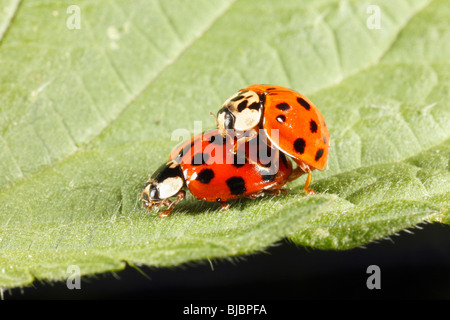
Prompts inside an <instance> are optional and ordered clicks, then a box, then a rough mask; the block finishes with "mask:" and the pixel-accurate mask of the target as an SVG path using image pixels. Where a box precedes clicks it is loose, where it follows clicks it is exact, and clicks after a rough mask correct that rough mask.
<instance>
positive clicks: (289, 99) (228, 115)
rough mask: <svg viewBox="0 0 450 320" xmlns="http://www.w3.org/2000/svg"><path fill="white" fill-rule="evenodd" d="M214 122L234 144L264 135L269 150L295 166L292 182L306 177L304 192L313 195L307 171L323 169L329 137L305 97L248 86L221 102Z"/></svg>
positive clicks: (276, 88)
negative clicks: (230, 135) (233, 137)
mask: <svg viewBox="0 0 450 320" xmlns="http://www.w3.org/2000/svg"><path fill="white" fill-rule="evenodd" d="M216 121H217V126H218V129H219V132H220V133H221V134H222V136H226V135H227V134H228V132H230V131H236V135H237V136H238V144H239V143H242V142H245V141H249V140H251V139H252V138H254V137H255V136H257V135H258V134H260V133H262V134H265V135H266V136H267V137H268V139H269V140H270V142H271V144H272V146H273V147H275V148H277V149H278V150H280V151H282V152H283V153H285V154H287V155H288V156H290V157H291V158H292V159H293V160H294V161H295V162H296V164H297V168H296V169H294V173H293V174H292V179H294V178H297V177H299V176H300V175H302V174H304V173H308V178H307V180H306V183H305V187H304V189H305V191H306V193H307V194H310V193H314V190H312V189H310V188H309V186H310V184H311V178H312V174H311V171H312V170H314V169H318V170H323V169H324V168H325V165H326V163H327V160H328V149H329V145H330V136H329V133H328V128H327V125H326V123H325V120H324V118H323V116H322V115H321V113H320V112H319V110H318V109H317V107H316V106H315V105H314V104H313V103H312V102H311V101H310V100H309V99H308V98H307V97H305V96H304V95H302V94H300V93H298V92H295V91H293V90H291V89H288V88H285V87H281V86H274V85H261V84H255V85H251V86H249V87H247V88H245V89H241V90H239V91H238V92H237V93H236V94H234V95H233V96H231V97H230V98H229V99H228V100H226V101H225V102H224V104H223V105H222V108H221V109H220V110H219V111H218V113H217V116H216ZM274 129H276V130H274ZM245 132H247V134H243V133H245Z"/></svg>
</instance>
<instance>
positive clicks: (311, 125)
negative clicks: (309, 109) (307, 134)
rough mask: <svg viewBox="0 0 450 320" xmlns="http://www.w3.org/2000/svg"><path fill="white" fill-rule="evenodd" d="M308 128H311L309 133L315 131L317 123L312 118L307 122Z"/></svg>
mask: <svg viewBox="0 0 450 320" xmlns="http://www.w3.org/2000/svg"><path fill="white" fill-rule="evenodd" d="M309 129H310V130H311V133H316V132H317V123H316V122H315V121H314V120H311V121H310V122H309Z"/></svg>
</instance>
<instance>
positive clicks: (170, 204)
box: [159, 190, 186, 218]
mask: <svg viewBox="0 0 450 320" xmlns="http://www.w3.org/2000/svg"><path fill="white" fill-rule="evenodd" d="M176 196H177V198H176V199H175V200H174V201H172V202H171V201H170V200H169V199H166V200H164V201H163V203H162V205H165V206H166V205H168V208H167V209H166V210H164V211H163V212H161V213H160V214H159V217H160V218H164V217H167V216H168V215H169V214H170V213H171V212H172V210H173V208H174V207H175V206H176V205H177V203H178V202H180V201H181V200H183V199H184V197H185V196H186V192H185V191H184V190H181V191H180V192H178V193H177V194H176Z"/></svg>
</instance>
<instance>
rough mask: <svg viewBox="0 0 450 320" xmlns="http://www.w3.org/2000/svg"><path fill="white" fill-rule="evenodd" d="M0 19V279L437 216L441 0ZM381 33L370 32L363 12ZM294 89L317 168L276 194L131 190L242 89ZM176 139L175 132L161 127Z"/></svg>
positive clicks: (331, 238) (342, 237) (449, 116)
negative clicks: (318, 135)
mask: <svg viewBox="0 0 450 320" xmlns="http://www.w3.org/2000/svg"><path fill="white" fill-rule="evenodd" d="M4 2H5V6H4V7H5V8H6V9H5V10H4V11H3V12H2V13H0V19H1V20H0V41H1V42H0V70H2V72H1V74H0V172H1V174H0V252H1V254H0V287H14V286H21V285H26V284H29V283H31V282H32V281H33V280H34V279H35V278H37V279H43V280H58V279H65V278H67V276H68V274H67V268H68V266H70V265H78V266H79V267H80V270H81V273H82V274H83V275H86V274H93V273H100V272H105V271H111V270H120V269H122V268H124V266H125V264H126V263H129V264H135V265H139V264H145V265H152V266H171V265H177V264H180V263H185V262H188V261H195V260H201V259H215V258H225V257H230V256H238V255H242V254H249V253H253V252H256V251H261V250H264V248H266V247H268V246H270V245H271V244H272V243H274V242H276V241H278V240H280V239H282V238H284V237H286V236H288V237H289V238H290V239H291V240H293V241H294V242H296V243H298V244H302V245H307V246H312V247H316V248H323V249H347V248H351V247H355V246H360V245H364V244H366V243H368V242H370V241H373V240H376V239H381V238H385V237H387V236H390V235H392V234H394V233H396V232H399V231H400V230H404V229H406V228H411V227H414V226H416V225H418V224H420V223H423V222H425V221H439V222H444V223H449V222H450V218H449V214H448V209H449V203H450V201H449V198H450V176H449V158H450V126H449V125H448V124H449V123H450V107H449V101H450V99H449V98H450V97H449V92H450V90H449V84H450V79H449V75H450V72H449V71H450V66H449V57H450V44H449V43H450V41H449V40H450V27H449V26H448V19H449V18H450V9H449V8H448V6H447V4H446V2H445V1H444V0H441V1H427V0H417V1H406V0H405V1H396V2H395V4H394V3H392V2H391V1H387V0H386V1H377V3H372V2H370V1H342V2H338V1H293V0H292V1H290V0H289V1H282V2H277V3H275V2H274V1H268V0H267V1H243V0H237V1H222V0H220V1H219V0H216V1H212V0H203V1H201V0H195V1H189V2H186V1H181V0H180V1H174V0H171V1H134V2H132V3H129V2H125V1H119V0H117V1H106V0H105V1H95V2H92V1H77V6H78V7H79V8H80V14H81V16H80V27H81V29H77V28H75V29H70V28H69V27H68V19H69V18H70V17H71V15H72V14H73V11H70V12H69V13H68V11H67V9H68V7H69V6H71V5H72V4H73V3H71V2H69V1H58V2H54V1H53V2H50V1H48V2H45V1H39V2H37V1H26V0H24V1H21V2H18V1H12V0H11V1H4ZM373 4H375V5H378V6H379V8H380V13H381V25H380V29H370V28H368V27H367V26H366V20H367V18H368V17H369V15H370V14H368V12H367V8H368V6H369V5H373ZM253 83H272V84H278V85H284V86H287V87H291V88H293V89H295V90H297V91H299V92H302V93H304V94H306V95H307V96H308V97H309V98H311V100H312V101H314V102H315V104H316V105H317V106H318V107H319V109H320V110H321V112H322V114H323V115H324V117H325V119H326V121H327V124H328V127H329V129H330V137H331V142H332V146H331V151H330V158H329V169H328V170H326V171H323V172H314V175H313V176H314V178H313V185H312V187H313V188H314V189H315V190H316V191H318V193H319V194H317V195H314V196H308V197H306V196H304V193H303V192H302V191H301V190H302V184H303V183H304V178H301V179H299V180H297V181H295V182H294V183H291V184H290V185H289V187H290V191H289V193H288V195H287V196H280V197H264V198H260V199H255V200H247V199H243V200H239V201H235V202H233V203H232V205H231V208H230V209H229V210H228V211H227V212H220V210H219V207H220V206H218V205H217V204H209V203H203V202H200V201H196V200H194V199H193V197H192V196H190V195H189V196H188V198H187V199H186V200H184V201H183V202H181V203H180V204H179V205H178V206H177V207H176V210H175V212H174V214H173V215H172V216H170V217H168V218H167V219H160V218H159V217H157V216H156V215H149V214H148V213H147V212H145V210H143V209H142V208H141V204H140V201H139V199H138V196H137V194H138V192H139V191H140V188H141V186H142V184H143V183H144V182H145V181H146V179H147V178H148V176H149V174H151V173H152V171H153V170H155V169H156V168H157V167H158V166H159V164H160V163H161V162H162V161H164V160H165V159H167V157H168V153H169V151H170V150H171V149H172V147H173V146H174V145H176V144H177V143H178V142H179V140H177V139H173V138H172V135H173V133H176V132H177V131H175V130H177V129H187V130H189V132H190V133H191V134H192V133H193V132H194V128H195V124H194V121H202V125H203V129H207V128H211V127H213V126H214V125H215V122H214V120H213V118H212V117H211V116H210V115H209V112H211V111H212V112H216V111H217V109H218V108H219V107H220V105H221V103H222V102H223V101H224V100H225V99H227V98H228V97H229V96H230V95H231V94H233V93H234V92H235V91H236V90H237V89H241V88H244V87H246V86H248V85H250V84H253ZM174 138H176V137H175V136H174Z"/></svg>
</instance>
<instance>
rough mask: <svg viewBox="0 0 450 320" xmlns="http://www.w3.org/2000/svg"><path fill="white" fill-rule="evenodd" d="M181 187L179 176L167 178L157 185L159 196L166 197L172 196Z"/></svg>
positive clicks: (181, 181) (181, 180)
mask: <svg viewBox="0 0 450 320" xmlns="http://www.w3.org/2000/svg"><path fill="white" fill-rule="evenodd" d="M182 187H183V179H181V178H180V177H172V178H167V179H165V180H164V181H163V182H161V184H160V185H159V198H160V199H166V198H170V197H172V196H174V195H175V194H176V193H177V192H178V191H180V189H181V188H182Z"/></svg>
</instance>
